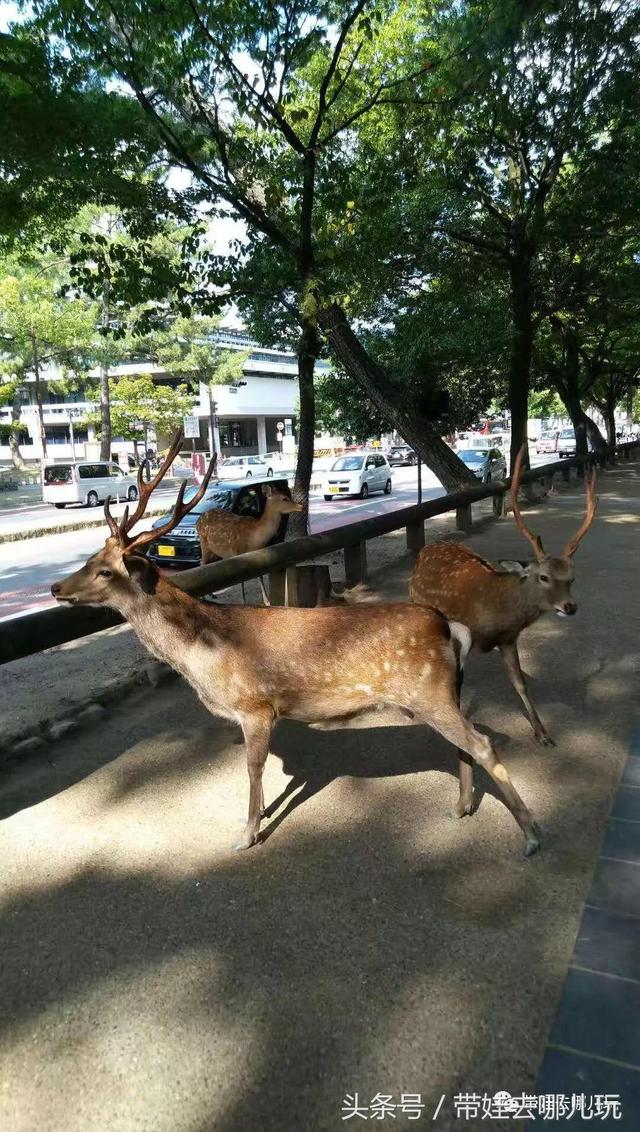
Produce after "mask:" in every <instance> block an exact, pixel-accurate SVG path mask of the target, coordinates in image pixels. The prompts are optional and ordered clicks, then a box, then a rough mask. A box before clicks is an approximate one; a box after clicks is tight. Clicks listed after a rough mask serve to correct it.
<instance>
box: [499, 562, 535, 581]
mask: <svg viewBox="0 0 640 1132" xmlns="http://www.w3.org/2000/svg"><path fill="white" fill-rule="evenodd" d="M530 565H531V563H530V562H523V561H522V560H521V559H520V560H518V561H514V560H513V559H510V558H508V559H507V558H501V559H500V561H499V562H498V566H499V567H500V569H501V570H502V572H503V574H518V575H520V576H521V577H522V576H523V575H524V574H526V573H527V571H528V569H529V567H530Z"/></svg>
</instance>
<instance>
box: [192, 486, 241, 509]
mask: <svg viewBox="0 0 640 1132" xmlns="http://www.w3.org/2000/svg"><path fill="white" fill-rule="evenodd" d="M199 490H200V488H199V487H198V486H195V487H188V488H187V490H186V491H185V493H184V501H185V503H188V502H189V500H190V499H193V497H194V495H195V494H196V492H197V491H199ZM230 500H231V492H230V491H220V490H219V488H213V490H212V491H207V492H205V494H204V496H203V498H202V499H201V500H200V502H199V503H198V504H196V506H195V507H194V508H193V511H191V512H190V514H192V515H202V513H203V512H204V511H210V510H211V508H212V507H228V505H229V502H230Z"/></svg>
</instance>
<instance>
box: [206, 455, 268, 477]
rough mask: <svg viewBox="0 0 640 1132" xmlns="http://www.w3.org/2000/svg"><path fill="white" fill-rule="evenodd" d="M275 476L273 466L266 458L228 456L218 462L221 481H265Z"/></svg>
mask: <svg viewBox="0 0 640 1132" xmlns="http://www.w3.org/2000/svg"><path fill="white" fill-rule="evenodd" d="M272 475H273V464H271V463H270V462H269V461H268V460H266V459H265V457H264V456H227V458H226V460H219V461H218V479H219V480H244V479H250V478H251V477H252V476H256V478H259V479H264V477H265V476H268V477H271V476H272Z"/></svg>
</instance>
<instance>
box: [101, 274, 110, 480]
mask: <svg viewBox="0 0 640 1132" xmlns="http://www.w3.org/2000/svg"><path fill="white" fill-rule="evenodd" d="M100 324H101V326H102V329H103V330H105V331H106V330H107V329H108V327H109V284H108V283H105V287H104V291H103V293H102V311H101V314H100ZM105 341H106V339H105ZM110 393H111V391H110V389H109V366H108V365H107V363H106V362H104V361H103V362H102V363H101V365H100V459H101V460H110V459H111V395H110Z"/></svg>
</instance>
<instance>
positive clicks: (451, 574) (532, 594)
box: [411, 448, 596, 816]
mask: <svg viewBox="0 0 640 1132" xmlns="http://www.w3.org/2000/svg"><path fill="white" fill-rule="evenodd" d="M523 455H524V448H522V449H521V450H520V452H519V453H518V458H517V460H516V466H515V469H514V472H513V478H512V485H511V504H512V507H513V516H514V519H515V521H516V523H517V526H518V528H519V530H520V531H521V532H522V534H523V535H524V536H525V538H527V539H528V540H529V542H530V543H531V545H532V546H533V550H534V553H535V562H528V563H520V562H505V563H498V564H494V563H492V562H487V561H486V560H485V559H484V558H481V557H480V555H479V554H475V553H474V552H473V551H472V550H469V549H468V548H467V547H466V546H462V545H461V544H459V543H435V544H434V545H433V546H426V547H424V549H423V550H421V551H420V554H419V555H418V559H417V561H416V564H415V567H414V570H413V575H412V578H411V598H412V600H413V601H416V602H424V603H426V604H428V605H431V606H434V607H435V608H436V609H439V610H440V611H441V612H442V613H443V614H444V616H445V617H447V618H451V619H453V620H455V621H460V622H462V624H463V625H466V626H467V627H468V628H469V630H470V631H471V639H472V644H473V645H474V646H475V647H476V648H478V649H479V650H480V652H489V651H490V650H491V649H494V648H498V649H499V650H500V654H501V656H502V660H503V662H504V666H505V668H506V670H507V675H508V677H509V679H510V681H511V683H512V684H513V686H514V688H515V690H516V692H517V693H518V695H519V696H520V699H521V700H522V703H523V704H524V707H525V710H526V713H527V716H528V718H529V721H530V723H531V726H532V728H533V731H534V734H535V737H536V739H537V740H538V742H539V743H542V744H544V745H552V740H551V739H550V737H549V735H548V734H547V731H546V728H545V727H544V724H543V723H542V721H541V719H540V716H539V715H538V713H537V711H536V709H535V707H534V705H533V703H532V702H531V699H530V696H529V693H528V691H527V686H526V684H525V679H524V673H523V671H522V668H521V667H520V658H519V656H518V637H519V636H520V633H521V632H522V630H523V629H526V628H527V626H528V625H532V624H533V622H534V621H537V619H538V617H540V615H541V614H542V613H547V612H549V611H551V610H555V611H556V613H558V614H559V615H560V616H564V617H570V616H572V615H573V614H574V613H575V612H576V610H577V608H578V607H577V605H576V602H575V601H574V599H573V597H572V596H571V585H572V583H573V577H574V575H573V563H572V558H573V555H574V554H575V552H576V550H577V549H578V546H579V544H580V542H581V541H582V539H583V538H584V536H585V535H586V533H587V531H588V530H589V527H590V526H591V524H592V522H593V519H594V515H595V512H596V496H595V486H596V485H595V472H592V474H591V475H589V476H588V477H587V479H586V483H585V488H586V497H587V505H586V514H585V517H584V520H583V522H582V525H581V526H580V529H579V530H578V531H577V532H576V534H575V535H574V536H573V538H571V539H569V542H568V543H567V545H566V546H565V548H564V550H563V551H562V554H561V556H560V557H559V558H554V557H552V556H551V555H549V554H546V553H545V551H544V550H543V547H542V542H541V540H540V538H539V537H538V536H537V535H534V534H532V533H531V531H530V530H529V528H528V527H527V526H526V524H525V523H524V521H523V519H522V515H521V514H520V508H519V507H518V489H519V487H520V477H521V474H522V459H523ZM472 775H473V770H472V766H471V763H470V761H469V760H466V761H465V760H464V758H463V757H462V756H461V760H460V804H459V813H460V816H462V814H465V813H471V811H472V808H473V783H472Z"/></svg>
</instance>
